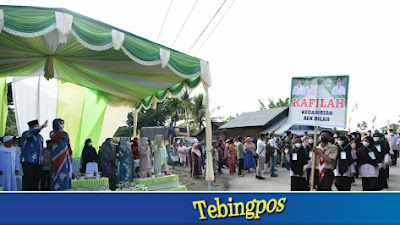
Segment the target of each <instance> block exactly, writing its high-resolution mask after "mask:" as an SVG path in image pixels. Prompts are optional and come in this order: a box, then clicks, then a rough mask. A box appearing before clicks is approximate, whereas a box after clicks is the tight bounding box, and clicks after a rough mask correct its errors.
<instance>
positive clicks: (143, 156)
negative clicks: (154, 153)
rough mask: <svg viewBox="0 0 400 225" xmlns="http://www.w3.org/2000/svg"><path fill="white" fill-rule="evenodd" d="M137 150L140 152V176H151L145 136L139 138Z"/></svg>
mask: <svg viewBox="0 0 400 225" xmlns="http://www.w3.org/2000/svg"><path fill="white" fill-rule="evenodd" d="M138 150H139V152H140V177H141V178H146V177H151V150H150V146H149V143H148V141H147V137H142V138H140V141H139V148H138Z"/></svg>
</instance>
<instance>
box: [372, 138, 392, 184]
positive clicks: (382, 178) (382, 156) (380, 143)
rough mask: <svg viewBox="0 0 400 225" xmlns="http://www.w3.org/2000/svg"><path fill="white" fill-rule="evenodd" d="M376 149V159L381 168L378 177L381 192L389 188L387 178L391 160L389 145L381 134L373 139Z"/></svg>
mask: <svg viewBox="0 0 400 225" xmlns="http://www.w3.org/2000/svg"><path fill="white" fill-rule="evenodd" d="M372 138H373V139H374V144H375V148H376V150H377V151H378V154H377V155H376V159H377V160H378V165H379V166H380V167H381V169H380V170H379V175H378V182H379V190H383V189H386V188H389V186H388V183H387V178H386V173H387V169H388V168H389V165H390V162H391V158H390V153H389V151H390V147H389V143H388V142H387V141H385V140H384V136H383V135H381V134H379V133H374V134H373V137H372Z"/></svg>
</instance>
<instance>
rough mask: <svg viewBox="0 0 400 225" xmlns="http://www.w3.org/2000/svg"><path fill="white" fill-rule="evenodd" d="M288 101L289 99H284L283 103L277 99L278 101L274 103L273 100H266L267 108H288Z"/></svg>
mask: <svg viewBox="0 0 400 225" xmlns="http://www.w3.org/2000/svg"><path fill="white" fill-rule="evenodd" d="M289 100H290V99H289V98H286V99H285V101H283V100H282V99H281V98H278V101H277V102H274V99H273V98H271V99H268V101H269V104H268V107H269V108H270V109H273V108H279V107H284V106H289Z"/></svg>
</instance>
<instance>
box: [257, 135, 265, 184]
mask: <svg viewBox="0 0 400 225" xmlns="http://www.w3.org/2000/svg"><path fill="white" fill-rule="evenodd" d="M265 147H267V145H266V144H265V134H261V136H260V139H258V141H257V151H256V152H257V154H258V162H257V175H256V178H257V179H260V180H263V179H265V178H264V177H262V176H261V172H262V171H263V170H264V164H265V152H266V149H265Z"/></svg>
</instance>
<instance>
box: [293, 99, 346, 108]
mask: <svg viewBox="0 0 400 225" xmlns="http://www.w3.org/2000/svg"><path fill="white" fill-rule="evenodd" d="M325 100H326V101H328V103H325ZM344 100H345V99H344V98H342V99H336V102H335V99H323V98H310V99H300V98H294V99H293V107H304V108H314V107H316V108H344ZM324 103H325V104H324Z"/></svg>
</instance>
